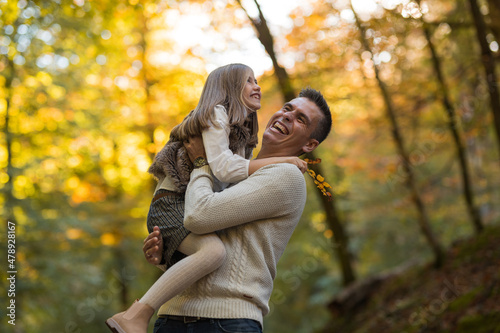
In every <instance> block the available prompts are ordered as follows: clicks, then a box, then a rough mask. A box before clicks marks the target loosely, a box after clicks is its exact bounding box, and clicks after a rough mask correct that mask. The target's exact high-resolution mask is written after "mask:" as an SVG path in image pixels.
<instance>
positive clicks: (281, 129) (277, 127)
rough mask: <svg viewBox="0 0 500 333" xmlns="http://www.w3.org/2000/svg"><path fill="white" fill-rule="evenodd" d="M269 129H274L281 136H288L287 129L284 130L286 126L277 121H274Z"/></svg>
mask: <svg viewBox="0 0 500 333" xmlns="http://www.w3.org/2000/svg"><path fill="white" fill-rule="evenodd" d="M271 129H274V130H276V131H278V132H280V133H281V134H283V135H288V134H289V131H288V128H286V126H285V125H283V124H282V123H280V122H279V121H275V122H274V124H273V125H272V126H271Z"/></svg>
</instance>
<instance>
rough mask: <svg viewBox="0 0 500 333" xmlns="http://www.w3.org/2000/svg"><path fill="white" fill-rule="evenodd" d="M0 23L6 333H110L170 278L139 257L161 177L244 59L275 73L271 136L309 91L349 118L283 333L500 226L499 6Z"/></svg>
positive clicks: (129, 5)
mask: <svg viewBox="0 0 500 333" xmlns="http://www.w3.org/2000/svg"><path fill="white" fill-rule="evenodd" d="M0 13H1V14H0V15H1V19H0V75H1V76H0V127H1V130H2V131H1V134H0V141H1V147H0V165H1V170H0V188H1V197H0V201H1V205H0V206H1V208H0V209H1V215H2V219H3V220H4V221H7V220H8V221H14V222H15V223H16V249H17V253H16V255H17V258H16V266H17V270H18V274H17V283H16V315H17V316H16V325H15V326H11V325H8V324H7V319H8V317H6V314H5V311H6V310H5V307H6V306H7V305H6V304H8V299H7V295H6V293H4V292H2V294H1V295H0V303H1V310H0V314H1V316H2V319H1V327H2V331H3V332H5V331H4V328H5V329H9V330H11V331H12V332H106V331H107V328H106V327H105V326H104V320H105V319H106V318H107V317H109V316H110V315H112V314H114V313H115V312H117V311H120V310H122V309H124V308H126V307H128V306H129V304H131V302H132V301H133V299H135V298H137V297H140V296H142V295H143V293H144V292H145V290H146V289H147V287H148V286H150V285H151V284H152V282H153V281H154V280H155V279H156V278H157V276H158V274H159V272H158V270H157V269H156V268H154V267H152V266H150V265H148V264H147V263H146V262H145V260H144V258H143V255H142V250H141V249H142V240H143V239H144V238H145V236H146V235H147V231H146V227H145V219H146V214H147V210H148V207H149V203H150V200H151V194H152V190H153V186H154V181H153V180H152V178H151V177H150V175H149V174H148V173H147V168H148V166H149V165H150V163H151V161H152V159H153V157H154V155H155V153H156V152H157V151H159V150H160V149H161V147H162V146H163V145H164V143H165V142H166V141H167V139H168V136H169V131H170V130H171V128H172V127H173V126H174V125H175V124H177V123H179V122H180V121H181V120H182V119H183V117H184V116H185V115H186V114H187V113H188V112H189V111H190V110H191V109H192V108H194V106H195V105H196V103H197V99H198V97H199V95H200V93H201V88H202V86H203V83H204V81H205V78H206V77H207V75H208V73H209V72H210V71H211V70H213V69H214V68H216V67H218V66H221V65H225V64H227V63H230V62H242V63H245V64H248V65H250V66H251V67H252V68H254V70H255V73H256V75H258V80H259V83H260V85H261V87H262V91H263V101H262V105H263V107H262V110H260V111H259V119H260V126H261V128H263V127H264V126H265V124H266V121H267V119H268V118H269V116H270V115H271V114H272V113H274V112H275V111H276V110H277V109H278V108H280V107H281V105H282V103H283V102H284V101H285V100H288V99H289V98H292V97H293V96H294V95H295V94H297V93H298V91H299V90H300V89H301V88H303V87H306V86H311V87H313V88H315V89H319V90H321V91H322V93H323V94H324V95H325V97H326V99H327V101H328V102H329V104H330V107H331V109H332V111H333V116H334V123H333V125H334V132H333V133H332V135H331V136H330V137H329V138H328V139H327V141H325V143H323V144H322V146H321V147H320V148H319V149H318V150H317V151H316V152H315V156H314V157H318V158H321V159H322V163H321V164H319V165H317V166H315V171H316V172H319V173H321V174H322V175H323V176H325V178H326V180H327V181H328V182H329V183H330V184H331V185H332V186H333V197H334V200H332V201H328V200H326V199H325V198H324V197H322V196H321V194H320V193H319V191H317V189H316V188H315V185H314V183H313V181H312V179H310V177H309V176H308V175H307V174H306V175H305V177H306V178H307V179H306V181H307V182H308V186H309V188H308V191H309V193H308V202H307V205H306V208H305V211H304V214H303V216H302V220H301V222H300V224H299V226H298V228H297V229H296V231H295V233H294V235H293V238H292V240H291V242H290V244H289V245H288V248H287V250H286V252H285V254H284V256H283V258H282V260H281V261H280V263H279V267H278V271H279V274H278V277H277V279H276V281H275V290H274V293H273V296H272V299H271V310H272V312H271V314H270V315H269V316H268V317H267V318H266V321H265V328H266V331H268V332H304V333H306V332H314V331H317V330H320V329H322V328H323V327H324V326H325V325H327V323H328V322H329V320H330V313H329V310H328V308H327V305H328V304H330V302H331V300H332V299H333V298H334V297H335V295H337V294H338V293H339V292H340V291H342V290H343V288H345V287H347V286H349V285H353V283H356V282H357V281H360V280H363V279H365V278H369V277H370V276H374V275H376V274H379V273H381V272H385V271H387V270H390V269H394V268H396V267H401V266H404V265H406V266H408V265H415V264H416V263H422V262H432V263H433V265H434V266H435V267H441V266H442V265H443V264H445V263H446V257H445V256H444V255H443V253H444V252H445V251H446V249H447V248H448V247H449V246H451V244H453V243H454V242H456V241H457V240H459V239H463V238H468V237H476V235H478V234H480V233H481V232H482V230H484V228H485V227H486V228H487V227H488V226H494V225H498V224H499V221H500V218H499V216H500V208H499V205H498V203H499V202H500V158H499V153H500V97H499V87H498V79H499V76H498V75H500V73H499V71H500V68H499V62H500V60H499V59H500V52H499V43H500V3H499V2H498V0H432V1H424V0H421V1H420V0H352V1H349V0H327V1H316V0H308V1H286V0H280V1H278V0H273V1H270V0H269V1H264V0H259V1H253V0H246V1H231V0H215V1H195V0H193V1H187V0H185V1H171V0H164V1H160V0H144V1H139V0H128V1H126V0H113V1H108V0H102V1H86V0H73V1H65V0H52V1H48V0H41V1H27V0H20V1H10V0H8V1H7V0H1V1H0ZM257 149H258V148H257ZM254 155H256V152H255V153H254ZM1 232H2V234H1V240H0V242H1V244H2V249H6V246H7V245H6V243H7V242H6V240H7V235H6V228H2V229H1ZM4 253H5V252H4ZM5 257H6V256H5ZM497 259H498V258H497ZM497 259H496V260H497ZM4 260H5V259H4ZM6 271H7V269H5V270H4V271H2V272H1V273H0V274H1V277H2V278H1V280H2V285H5V286H6V278H5V274H6ZM2 290H6V289H2Z"/></svg>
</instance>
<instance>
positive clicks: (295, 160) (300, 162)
mask: <svg viewBox="0 0 500 333" xmlns="http://www.w3.org/2000/svg"><path fill="white" fill-rule="evenodd" d="M285 159H286V160H285V163H291V164H293V165H295V166H297V168H299V170H300V172H302V173H305V172H306V171H307V163H306V162H305V161H304V160H301V159H300V158H298V157H296V156H290V157H285Z"/></svg>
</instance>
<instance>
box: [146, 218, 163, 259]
mask: <svg viewBox="0 0 500 333" xmlns="http://www.w3.org/2000/svg"><path fill="white" fill-rule="evenodd" d="M142 252H144V256H145V257H146V260H147V261H148V262H149V263H150V264H152V265H159V264H160V262H161V259H162V258H163V238H162V237H161V234H160V228H159V227H154V228H153V232H152V233H150V234H149V235H148V237H146V239H145V240H144V245H143V247H142Z"/></svg>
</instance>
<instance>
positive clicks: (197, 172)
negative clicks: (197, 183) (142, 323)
mask: <svg viewBox="0 0 500 333" xmlns="http://www.w3.org/2000/svg"><path fill="white" fill-rule="evenodd" d="M203 175H207V176H210V166H209V165H204V166H202V167H200V168H196V169H193V171H191V178H190V180H193V179H194V178H196V177H197V176H203Z"/></svg>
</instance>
